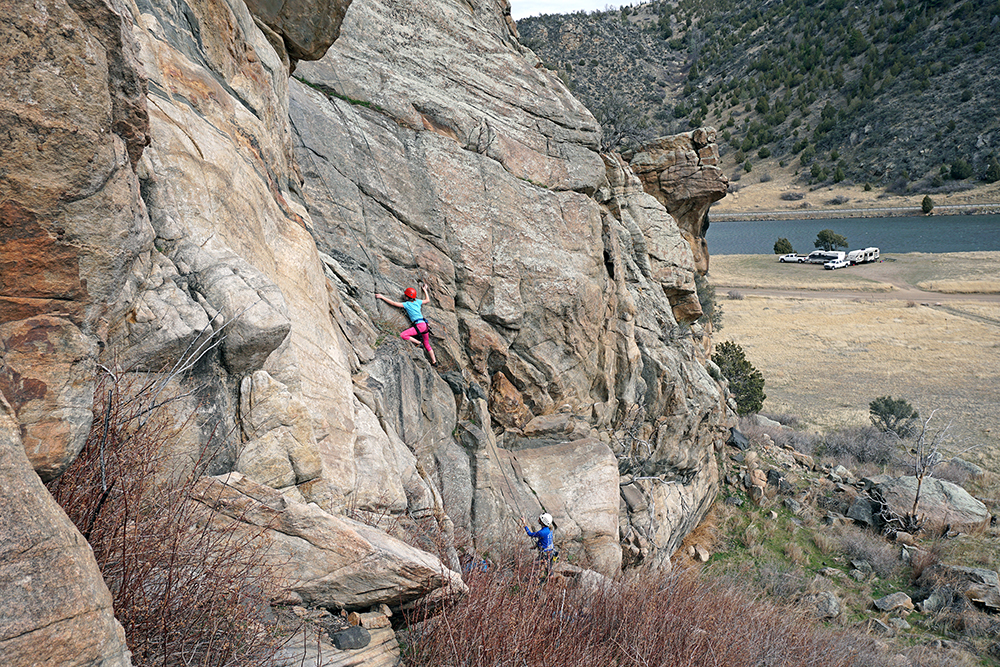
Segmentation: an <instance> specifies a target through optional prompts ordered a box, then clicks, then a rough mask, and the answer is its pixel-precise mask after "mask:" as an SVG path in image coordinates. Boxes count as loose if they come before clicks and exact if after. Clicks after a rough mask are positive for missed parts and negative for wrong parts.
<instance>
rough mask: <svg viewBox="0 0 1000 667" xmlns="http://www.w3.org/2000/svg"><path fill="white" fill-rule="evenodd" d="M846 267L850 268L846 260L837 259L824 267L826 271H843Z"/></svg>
mask: <svg viewBox="0 0 1000 667" xmlns="http://www.w3.org/2000/svg"><path fill="white" fill-rule="evenodd" d="M845 266H850V264H848V263H847V260H846V259H835V260H833V261H830V262H827V263H826V264H824V265H823V268H824V269H831V270H832V269H842V268H844V267H845Z"/></svg>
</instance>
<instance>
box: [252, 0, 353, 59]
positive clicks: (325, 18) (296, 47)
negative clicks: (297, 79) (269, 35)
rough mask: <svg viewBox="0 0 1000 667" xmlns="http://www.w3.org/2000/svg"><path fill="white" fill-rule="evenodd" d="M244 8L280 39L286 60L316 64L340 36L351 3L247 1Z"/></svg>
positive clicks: (345, 0) (329, 0)
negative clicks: (341, 25)
mask: <svg viewBox="0 0 1000 667" xmlns="http://www.w3.org/2000/svg"><path fill="white" fill-rule="evenodd" d="M247 6H248V7H249V8H250V11H251V12H253V15H254V16H256V17H257V18H258V19H260V20H261V21H262V22H263V23H264V24H265V25H267V26H268V27H269V28H271V29H272V30H274V31H275V32H276V33H277V34H278V35H279V36H280V37H281V40H282V43H283V45H284V47H285V49H287V50H288V55H289V56H290V57H292V58H294V59H296V60H316V59H318V58H322V57H323V54H324V53H326V50H327V49H328V48H330V45H331V44H333V43H334V42H335V41H336V40H337V37H339V36H340V24H341V22H342V21H343V20H344V14H345V13H346V12H347V8H348V7H350V6H351V0H247Z"/></svg>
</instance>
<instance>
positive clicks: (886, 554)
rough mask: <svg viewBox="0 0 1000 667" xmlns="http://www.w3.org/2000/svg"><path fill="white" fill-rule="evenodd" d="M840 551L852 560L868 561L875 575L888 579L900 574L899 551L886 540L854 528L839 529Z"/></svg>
mask: <svg viewBox="0 0 1000 667" xmlns="http://www.w3.org/2000/svg"><path fill="white" fill-rule="evenodd" d="M837 539H838V540H839V541H840V549H841V551H843V552H844V553H845V554H847V556H849V557H850V558H856V559H860V560H866V561H868V563H869V564H870V565H871V566H872V569H873V570H874V571H875V573H876V574H877V575H878V576H880V577H882V578H883V579H887V578H889V577H892V576H893V575H895V574H896V573H897V572H899V570H900V568H901V567H902V564H901V563H900V561H899V556H898V553H897V549H896V547H895V546H894V545H892V544H890V543H889V542H887V541H886V540H885V538H883V537H881V536H879V535H876V534H875V533H872V532H870V531H867V530H864V529H862V528H856V527H854V526H844V527H842V528H840V529H839V532H838V533H837Z"/></svg>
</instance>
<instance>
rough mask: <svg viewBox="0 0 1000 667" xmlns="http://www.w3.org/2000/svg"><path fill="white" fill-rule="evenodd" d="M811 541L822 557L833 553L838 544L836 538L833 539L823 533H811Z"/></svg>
mask: <svg viewBox="0 0 1000 667" xmlns="http://www.w3.org/2000/svg"><path fill="white" fill-rule="evenodd" d="M812 541H813V544H815V545H816V548H817V549H819V552H820V553H821V554H823V555H824V556H825V555H828V554H831V553H833V552H834V551H835V550H836V548H837V544H838V542H837V540H836V538H833V537H831V536H830V535H828V534H827V533H824V532H816V533H813V536H812Z"/></svg>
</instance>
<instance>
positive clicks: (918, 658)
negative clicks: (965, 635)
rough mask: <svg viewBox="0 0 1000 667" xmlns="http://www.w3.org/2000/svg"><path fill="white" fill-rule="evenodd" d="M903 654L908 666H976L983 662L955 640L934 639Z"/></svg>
mask: <svg viewBox="0 0 1000 667" xmlns="http://www.w3.org/2000/svg"><path fill="white" fill-rule="evenodd" d="M903 655H905V656H906V658H907V659H908V660H909V663H907V664H909V665H910V667H978V666H979V665H982V664H983V663H982V662H981V661H980V660H979V659H978V658H976V657H974V656H972V655H970V654H969V653H968V652H966V651H964V650H963V649H962V647H961V646H959V645H958V644H957V643H956V642H941V641H935V642H932V643H931V644H926V645H923V646H914V647H913V648H910V649H909V650H907V651H906V652H905V653H903Z"/></svg>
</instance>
